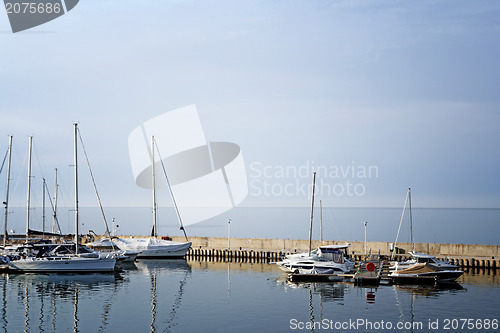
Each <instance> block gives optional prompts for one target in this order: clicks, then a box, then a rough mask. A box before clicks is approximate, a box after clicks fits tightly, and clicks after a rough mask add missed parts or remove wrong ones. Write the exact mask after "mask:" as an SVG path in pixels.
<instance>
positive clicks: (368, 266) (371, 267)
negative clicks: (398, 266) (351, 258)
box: [366, 262, 375, 272]
mask: <svg viewBox="0 0 500 333" xmlns="http://www.w3.org/2000/svg"><path fill="white" fill-rule="evenodd" d="M366 270H367V271H368V272H373V271H374V270H375V264H374V263H372V262H369V263H367V264H366Z"/></svg>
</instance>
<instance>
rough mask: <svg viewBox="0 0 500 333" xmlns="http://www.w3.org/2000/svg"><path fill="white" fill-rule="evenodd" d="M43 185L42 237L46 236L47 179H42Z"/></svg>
mask: <svg viewBox="0 0 500 333" xmlns="http://www.w3.org/2000/svg"><path fill="white" fill-rule="evenodd" d="M42 183H43V197H42V198H43V199H42V237H44V236H45V187H46V186H47V185H46V183H45V178H42Z"/></svg>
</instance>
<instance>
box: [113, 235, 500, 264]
mask: <svg viewBox="0 0 500 333" xmlns="http://www.w3.org/2000/svg"><path fill="white" fill-rule="evenodd" d="M119 237H121V238H128V237H130V236H119ZM134 237H135V238H139V237H140V236H134ZM171 238H172V240H174V241H178V242H185V241H186V240H185V238H184V237H180V236H179V237H171ZM189 241H190V242H192V243H193V245H192V246H191V249H190V250H189V252H188V254H187V255H188V257H189V258H200V259H207V260H217V261H224V260H228V261H229V260H230V261H239V262H262V261H264V262H265V261H267V262H272V261H279V260H280V258H282V257H283V256H285V255H287V254H292V253H301V252H307V251H308V249H309V241H308V240H301V239H273V238H231V242H230V244H231V248H230V249H228V248H227V245H228V239H227V238H225V237H190V238H189ZM345 243H350V244H351V246H350V248H349V252H350V253H351V254H352V255H353V257H354V259H355V260H356V261H360V260H364V259H365V253H364V242H361V241H316V240H313V241H312V248H313V249H316V248H318V247H319V246H322V245H331V244H345ZM366 248H367V251H370V250H371V253H372V254H378V253H380V254H381V256H382V258H383V260H389V259H390V258H391V255H392V252H391V251H390V249H391V243H390V242H367V246H366ZM396 248H397V254H394V256H393V257H394V260H404V259H405V258H409V257H410V255H409V254H408V251H410V248H411V244H409V243H398V244H396ZM414 249H415V250H416V251H419V252H425V253H428V254H431V255H433V256H435V257H436V258H437V259H442V260H450V261H451V262H452V263H453V264H455V265H458V266H459V267H464V268H477V269H493V270H496V269H498V268H500V245H481V244H438V243H415V244H414Z"/></svg>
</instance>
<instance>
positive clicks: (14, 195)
mask: <svg viewBox="0 0 500 333" xmlns="http://www.w3.org/2000/svg"><path fill="white" fill-rule="evenodd" d="M28 155H29V154H28V152H26V154H25V155H24V161H23V166H22V167H21V168H20V169H19V174H18V175H17V180H16V185H15V186H14V191H13V195H12V197H16V194H17V188H18V186H19V182H20V181H21V175H22V174H23V173H24V170H25V169H26V164H27V162H28ZM11 201H12V199H11Z"/></svg>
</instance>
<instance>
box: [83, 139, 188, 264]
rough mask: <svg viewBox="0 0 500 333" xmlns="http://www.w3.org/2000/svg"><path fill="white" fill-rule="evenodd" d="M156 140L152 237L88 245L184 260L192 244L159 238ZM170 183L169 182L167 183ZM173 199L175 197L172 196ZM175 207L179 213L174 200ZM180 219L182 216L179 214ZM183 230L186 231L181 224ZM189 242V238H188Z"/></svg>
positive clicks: (145, 256)
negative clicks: (111, 247)
mask: <svg viewBox="0 0 500 333" xmlns="http://www.w3.org/2000/svg"><path fill="white" fill-rule="evenodd" d="M155 145H156V143H155V139H154V137H151V161H152V163H151V174H152V181H153V182H152V184H153V231H152V233H151V237H146V238H132V237H131V238H126V239H125V238H119V237H116V238H113V244H111V241H110V240H108V239H102V240H101V241H97V242H94V243H89V244H87V245H89V246H92V247H94V248H107V247H110V246H112V245H114V246H116V247H118V248H119V249H121V250H126V251H134V252H139V254H138V255H137V258H182V257H184V256H185V255H186V253H187V251H189V248H190V247H191V244H192V243H191V242H189V241H187V242H175V241H172V240H168V239H163V238H158V225H157V204H156V186H155V184H156V181H155V177H156V175H155V153H154V152H155ZM167 183H168V181H167ZM172 197H173V195H172ZM173 201H174V206H175V209H176V211H177V213H178V209H177V203H176V202H175V198H174V200H173ZM178 217H179V219H180V215H179V214H178ZM181 230H184V228H183V227H182V223H181ZM186 240H187V237H186Z"/></svg>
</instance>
